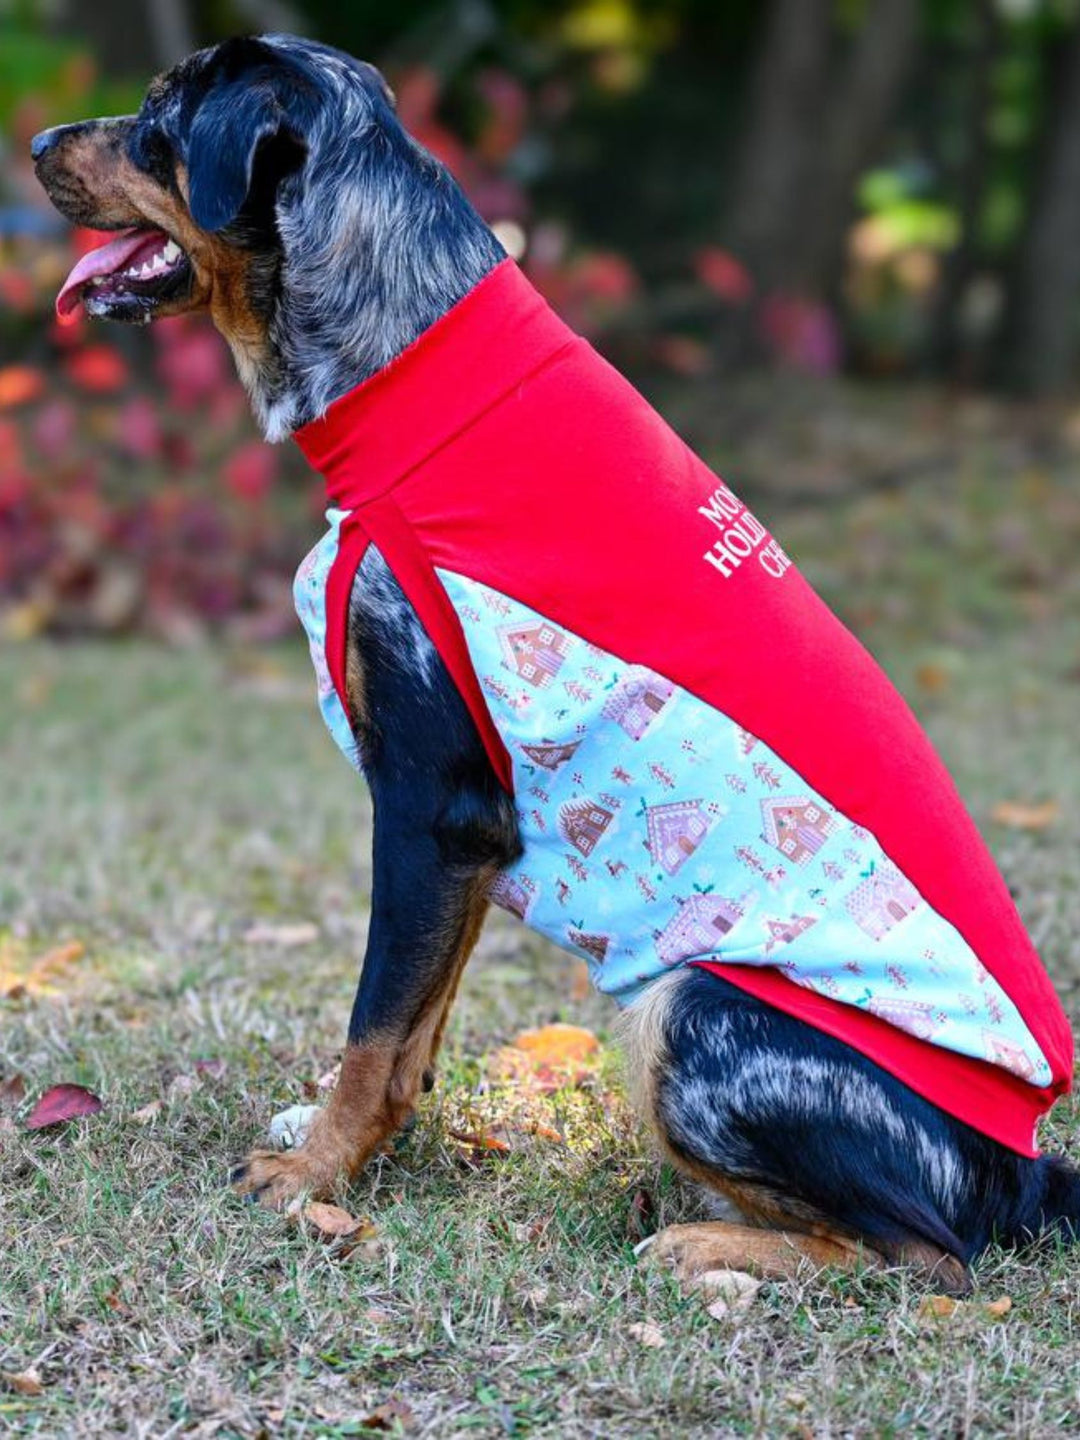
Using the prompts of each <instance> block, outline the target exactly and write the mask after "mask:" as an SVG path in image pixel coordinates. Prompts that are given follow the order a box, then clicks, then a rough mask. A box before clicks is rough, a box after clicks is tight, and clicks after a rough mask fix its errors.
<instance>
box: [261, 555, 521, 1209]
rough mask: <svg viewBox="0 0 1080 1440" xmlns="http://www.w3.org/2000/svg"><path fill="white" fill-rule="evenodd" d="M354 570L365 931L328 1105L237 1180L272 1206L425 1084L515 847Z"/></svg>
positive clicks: (400, 600)
mask: <svg viewBox="0 0 1080 1440" xmlns="http://www.w3.org/2000/svg"><path fill="white" fill-rule="evenodd" d="M362 579H363V580H364V581H365V582H366V583H365V584H364V585H360V586H358V587H357V589H356V590H355V591H354V599H353V612H352V627H351V631H350V657H349V658H350V665H349V670H350V695H351V698H352V702H353V703H352V708H353V714H354V715H355V716H357V717H360V718H358V721H357V725H356V729H357V736H358V739H359V741H360V745H361V751H362V754H363V757H364V770H365V773H366V775H367V779H368V782H369V784H370V787H371V793H372V799H373V801H374V807H375V831H374V854H373V862H374V863H373V888H372V901H371V925H370V928H369V931H368V944H367V952H366V954H365V957H364V966H363V970H362V972H361V976H360V984H359V987H358V989H357V993H356V1000H355V1003H354V1005H353V1012H352V1019H351V1020H350V1023H349V1032H348V1044H347V1046H346V1050H345V1055H344V1058H343V1060H342V1064H341V1075H340V1078H339V1080H338V1084H337V1088H336V1089H335V1091H334V1093H333V1095H332V1097H331V1099H330V1102H329V1104H328V1105H327V1107H326V1108H325V1110H323V1111H321V1112H320V1113H319V1114H318V1115H317V1117H316V1118H315V1120H314V1122H313V1124H312V1126H311V1128H310V1129H309V1131H308V1134H307V1137H306V1139H305V1140H304V1143H303V1144H302V1145H301V1146H299V1148H297V1149H296V1150H293V1151H290V1152H287V1153H284V1154H282V1153H277V1152H274V1151H265V1150H258V1151H255V1152H253V1153H252V1154H251V1155H250V1156H249V1157H248V1160H247V1162H246V1164H245V1165H244V1166H243V1167H242V1169H241V1171H240V1172H239V1174H238V1176H237V1187H238V1189H239V1190H240V1191H241V1192H242V1193H245V1194H250V1195H257V1196H258V1198H259V1199H260V1200H261V1201H262V1202H263V1203H264V1204H267V1205H269V1206H272V1207H273V1208H277V1209H280V1208H283V1207H285V1206H287V1205H288V1204H289V1203H290V1202H291V1201H292V1200H293V1199H294V1198H295V1197H296V1196H297V1195H299V1194H300V1193H302V1192H306V1193H309V1194H312V1195H320V1194H326V1193H327V1192H329V1191H330V1190H332V1189H333V1187H334V1185H335V1184H336V1182H337V1181H338V1180H339V1179H341V1178H342V1177H348V1176H352V1175H355V1174H356V1173H357V1171H359V1170H360V1169H361V1167H362V1166H363V1165H364V1163H365V1162H366V1161H367V1160H368V1158H369V1157H370V1156H371V1155H372V1154H373V1153H374V1151H375V1150H376V1149H377V1148H378V1147H379V1146H380V1145H381V1144H382V1143H383V1142H384V1141H385V1140H386V1139H387V1138H388V1137H389V1136H390V1135H391V1134H393V1132H394V1131H395V1130H396V1129H397V1128H398V1127H399V1126H400V1125H401V1123H402V1121H403V1120H405V1118H406V1117H407V1116H408V1114H409V1112H410V1111H411V1109H412V1107H413V1105H414V1103H415V1101H416V1097H417V1093H418V1091H419V1090H420V1089H421V1087H422V1086H427V1087H430V1084H431V1080H432V1075H431V1067H432V1065H433V1062H434V1059H435V1054H436V1052H437V1050H438V1047H439V1042H440V1040H441V1038H442V1033H443V1027H444V1025H445V1023H446V1017H447V1014H448V1012H449V1009H450V1006H451V1003H452V1001H453V998H454V993H455V991H456V989H457V984H458V980H459V979H460V976H461V972H462V970H463V969H464V966H465V962H466V960H467V959H468V957H469V953H470V952H471V950H472V948H473V946H474V944H475V943H476V939H477V936H478V935H479V933H480V927H481V924H482V922H483V918H484V914H485V912H486V910H487V906H488V899H487V893H488V888H489V886H490V884H491V880H492V878H493V877H494V875H495V874H496V872H497V871H498V869H499V868H500V867H501V866H504V865H506V864H508V863H509V862H510V861H511V860H513V859H514V858H515V856H516V855H517V853H518V852H519V850H520V842H519V840H518V835H517V819H516V815H515V811H514V806H513V802H512V800H511V799H510V797H509V796H508V795H507V794H506V792H505V791H504V790H503V789H502V788H501V786H500V785H499V782H498V780H497V779H496V777H495V774H494V771H493V770H492V768H491V764H490V762H489V760H488V758H487V754H486V752H485V750H484V747H483V745H482V743H481V741H480V738H479V736H478V734H477V732H476V728H475V726H474V725H473V722H472V720H471V718H470V716H469V713H468V711H467V709H466V708H465V705H464V703H463V701H462V699H461V697H460V695H459V694H458V691H457V689H456V687H455V686H454V684H453V682H452V681H451V679H450V677H449V675H448V673H447V672H446V670H445V668H444V666H443V664H442V661H441V660H440V659H439V657H438V655H437V654H436V653H435V651H434V650H433V649H432V647H431V645H430V642H429V641H428V640H427V637H426V636H425V635H424V633H423V631H422V630H420V629H419V626H418V622H417V621H416V618H415V616H414V615H413V614H412V612H411V609H409V608H407V602H405V601H404V597H403V596H401V595H400V592H398V591H396V589H391V587H392V586H393V582H392V580H391V579H390V578H389V576H388V575H386V574H385V573H382V572H381V571H380V570H378V569H375V570H374V571H373V572H371V571H369V572H368V573H367V574H365V575H364V576H362ZM403 657H404V658H403ZM406 661H407V662H408V663H406Z"/></svg>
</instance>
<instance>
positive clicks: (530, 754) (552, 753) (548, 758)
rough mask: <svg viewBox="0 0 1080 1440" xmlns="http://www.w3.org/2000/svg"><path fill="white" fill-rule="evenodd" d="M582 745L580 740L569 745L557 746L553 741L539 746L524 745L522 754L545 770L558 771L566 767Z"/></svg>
mask: <svg viewBox="0 0 1080 1440" xmlns="http://www.w3.org/2000/svg"><path fill="white" fill-rule="evenodd" d="M580 744H581V741H580V740H572V741H571V742H570V743H569V744H568V745H557V744H555V742H554V741H552V740H543V741H541V742H540V744H538V745H522V747H521V753H522V754H523V755H524V756H525V758H526V759H527V760H531V761H532V762H533V764H534V765H539V766H540V767H541V768H542V769H544V770H558V768H559V766H560V765H565V764H566V762H567V761H568V760H569V759H570V758H571V757H572V756H573V754H574V753H575V751H576V750H577V748H578V746H579V745H580Z"/></svg>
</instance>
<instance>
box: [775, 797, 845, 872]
mask: <svg viewBox="0 0 1080 1440" xmlns="http://www.w3.org/2000/svg"><path fill="white" fill-rule="evenodd" d="M761 823H762V832H761V838H762V839H763V840H765V841H767V843H768V844H770V845H772V846H774V847H775V848H776V849H777V850H779V851H780V853H781V855H784V856H786V858H787V859H788V860H790V861H791V862H792V863H793V864H795V865H805V864H806V862H807V861H808V860H811V859H812V858H813V857H814V856H815V855H816V854H817V852H818V851H819V850H820V849H821V847H822V845H824V844H825V841H826V840H827V839H828V838H829V836H830V835H831V834H832V833H833V832H834V831H835V829H836V817H835V815H833V813H832V811H831V810H828V809H826V808H825V806H824V805H822V804H820V803H819V802H818V801H817V800H812V799H811V798H810V797H809V796H806V795H788V796H775V797H773V798H771V799H768V800H762V802H761Z"/></svg>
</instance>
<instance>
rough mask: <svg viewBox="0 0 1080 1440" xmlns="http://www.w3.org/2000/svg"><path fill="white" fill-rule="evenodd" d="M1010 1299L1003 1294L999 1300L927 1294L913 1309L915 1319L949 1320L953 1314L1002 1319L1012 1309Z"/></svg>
mask: <svg viewBox="0 0 1080 1440" xmlns="http://www.w3.org/2000/svg"><path fill="white" fill-rule="evenodd" d="M1012 1303H1013V1302H1012V1299H1011V1298H1010V1296H1008V1295H1003V1296H1002V1297H1001V1298H1000V1299H999V1300H956V1299H954V1298H953V1296H951V1295H927V1296H925V1297H924V1298H923V1299H922V1300H920V1301H919V1305H918V1308H917V1309H916V1311H915V1318H916V1319H917V1320H924V1321H925V1320H949V1319H951V1318H952V1317H953V1316H954V1315H959V1314H964V1313H965V1312H966V1313H967V1314H969V1315H978V1316H981V1317H982V1318H983V1319H986V1320H1002V1319H1004V1317H1005V1316H1006V1315H1008V1313H1009V1311H1010V1310H1011V1309H1012Z"/></svg>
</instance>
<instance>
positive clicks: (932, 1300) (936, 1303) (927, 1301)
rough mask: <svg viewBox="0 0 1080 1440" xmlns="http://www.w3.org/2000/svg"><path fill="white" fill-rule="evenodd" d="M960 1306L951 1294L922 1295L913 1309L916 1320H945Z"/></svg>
mask: <svg viewBox="0 0 1080 1440" xmlns="http://www.w3.org/2000/svg"><path fill="white" fill-rule="evenodd" d="M959 1308H960V1301H959V1300H954V1299H953V1297H952V1296H951V1295H924V1296H923V1298H922V1299H921V1300H920V1301H919V1307H918V1309H917V1310H916V1311H915V1318H916V1319H917V1320H947V1319H948V1318H949V1316H950V1315H954V1314H955V1313H956V1311H957V1310H958V1309H959Z"/></svg>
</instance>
